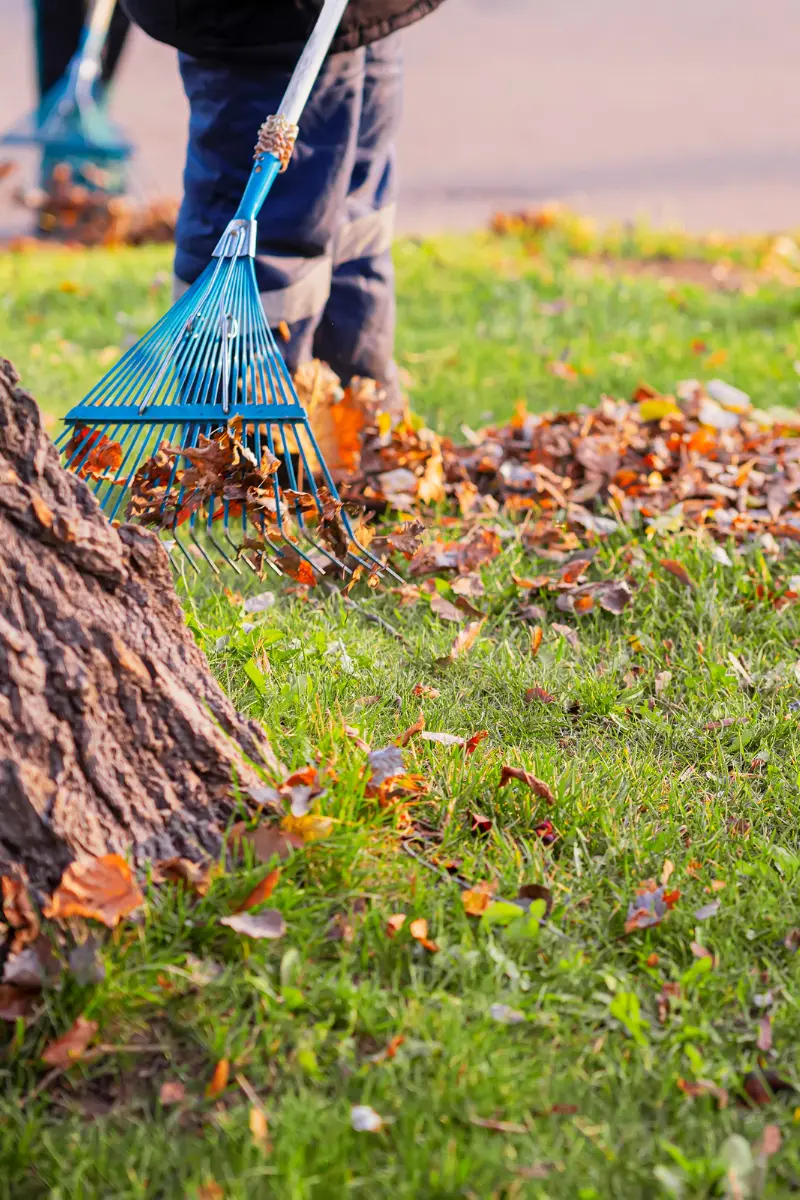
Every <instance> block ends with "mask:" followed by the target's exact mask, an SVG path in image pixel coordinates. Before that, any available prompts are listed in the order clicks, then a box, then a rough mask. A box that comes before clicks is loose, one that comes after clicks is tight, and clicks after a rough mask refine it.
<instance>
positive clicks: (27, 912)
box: [0, 875, 39, 954]
mask: <svg viewBox="0 0 800 1200" xmlns="http://www.w3.org/2000/svg"><path fill="white" fill-rule="evenodd" d="M0 896H1V897H2V901H3V916H4V917H5V919H6V921H7V922H8V924H9V925H10V926H11V928H12V929H14V930H15V931H16V932H15V934H14V937H13V938H12V940H11V945H10V946H9V951H10V953H11V954H18V953H19V952H20V951H21V950H24V949H25V947H26V946H28V945H30V943H31V942H35V941H36V939H37V937H38V936H39V917H38V915H37V913H36V910H35V908H34V907H33V905H32V904H31V900H30V897H29V895H28V889H27V888H26V886H25V884H24V883H23V882H22V880H21V879H15V878H14V877H13V876H11V875H2V876H0Z"/></svg>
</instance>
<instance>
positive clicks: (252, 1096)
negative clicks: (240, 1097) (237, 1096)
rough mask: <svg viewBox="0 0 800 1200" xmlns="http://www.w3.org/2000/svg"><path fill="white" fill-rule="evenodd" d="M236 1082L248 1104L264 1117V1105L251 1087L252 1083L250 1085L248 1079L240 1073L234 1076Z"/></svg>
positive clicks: (265, 1113) (265, 1112)
mask: <svg viewBox="0 0 800 1200" xmlns="http://www.w3.org/2000/svg"><path fill="white" fill-rule="evenodd" d="M236 1082H237V1083H238V1085H239V1087H240V1088H241V1089H242V1091H243V1092H244V1094H245V1096H247V1099H248V1100H249V1101H250V1103H251V1104H252V1105H253V1107H254V1108H257V1109H258V1111H259V1112H260V1113H261V1115H262V1117H266V1116H267V1110H266V1109H265V1108H264V1105H263V1103H262V1101H261V1099H260V1097H259V1095H258V1092H257V1091H256V1089H255V1088H254V1087H253V1085H252V1083H250V1081H249V1079H247V1078H246V1077H245V1076H244V1075H242V1074H241V1072H240V1073H239V1074H238V1075H237V1076H236Z"/></svg>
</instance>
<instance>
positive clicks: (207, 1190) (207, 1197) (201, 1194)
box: [197, 1179, 225, 1200]
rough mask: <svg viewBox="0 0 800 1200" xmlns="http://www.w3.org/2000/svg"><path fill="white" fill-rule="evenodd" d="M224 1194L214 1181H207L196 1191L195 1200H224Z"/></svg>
mask: <svg viewBox="0 0 800 1200" xmlns="http://www.w3.org/2000/svg"><path fill="white" fill-rule="evenodd" d="M224 1197H225V1193H224V1191H223V1190H222V1188H221V1187H220V1186H219V1184H218V1183H217V1181H216V1180H215V1179H207V1180H206V1181H205V1183H201V1184H200V1187H199V1188H198V1189H197V1200H224Z"/></svg>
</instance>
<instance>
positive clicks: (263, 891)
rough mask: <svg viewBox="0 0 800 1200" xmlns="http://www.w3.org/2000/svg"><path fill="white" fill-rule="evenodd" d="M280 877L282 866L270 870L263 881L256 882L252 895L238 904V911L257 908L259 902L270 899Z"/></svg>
mask: <svg viewBox="0 0 800 1200" xmlns="http://www.w3.org/2000/svg"><path fill="white" fill-rule="evenodd" d="M280 877H281V869H280V867H276V868H275V870H274V871H270V873H269V875H265V876H264V878H263V879H262V880H261V882H260V883H258V884H256V886H255V887H254V888H253V890H252V892H251V893H250V895H249V896H248V897H247V898H246V899H245V900H243V901H242V903H241V904H240V905H239V906H238V908H237V909H236V912H247V910H248V909H251V908H255V907H256V905H257V904H263V903H264V901H265V900H269V898H270V896H271V895H272V893H273V891H274V890H275V885H276V883H277V882H278V880H279V879H280Z"/></svg>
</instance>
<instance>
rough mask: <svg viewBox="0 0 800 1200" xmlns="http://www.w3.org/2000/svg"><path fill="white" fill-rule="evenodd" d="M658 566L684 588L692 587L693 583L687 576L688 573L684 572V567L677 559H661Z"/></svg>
mask: <svg viewBox="0 0 800 1200" xmlns="http://www.w3.org/2000/svg"><path fill="white" fill-rule="evenodd" d="M660 566H661V567H662V569H663V570H664V571H669V573H670V575H674V576H675V578H676V579H677V580H678V581H679V583H682V584H683V586H684V587H687V588H693V587H694V583H693V581H692V578H691V576H690V575H689V572H688V571H687V570H686V567H685V566H684V565H683V563H680V562H678V561H677V559H674V558H662V559H661V563H660Z"/></svg>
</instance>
